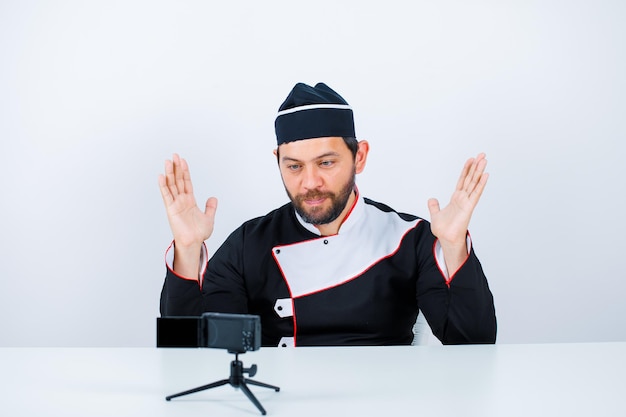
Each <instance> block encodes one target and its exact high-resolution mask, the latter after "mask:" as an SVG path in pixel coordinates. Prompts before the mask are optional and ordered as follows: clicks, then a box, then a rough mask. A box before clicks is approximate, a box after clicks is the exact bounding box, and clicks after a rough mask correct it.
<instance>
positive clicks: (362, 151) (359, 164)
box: [354, 140, 370, 174]
mask: <svg viewBox="0 0 626 417" xmlns="http://www.w3.org/2000/svg"><path fill="white" fill-rule="evenodd" d="M369 151H370V144H369V143H367V141H366V140H360V141H359V147H358V149H357V151H356V157H355V161H354V162H355V164H354V165H355V170H356V173H357V174H360V173H361V172H363V170H364V169H365V163H366V162H367V153H368V152H369Z"/></svg>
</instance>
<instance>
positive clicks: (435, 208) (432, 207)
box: [428, 198, 441, 218]
mask: <svg viewBox="0 0 626 417" xmlns="http://www.w3.org/2000/svg"><path fill="white" fill-rule="evenodd" d="M440 210H441V209H440V207H439V201H438V200H437V199H436V198H431V199H429V200H428V211H429V212H430V217H431V218H432V217H433V216H434V215H435V214H437V213H439V211H440Z"/></svg>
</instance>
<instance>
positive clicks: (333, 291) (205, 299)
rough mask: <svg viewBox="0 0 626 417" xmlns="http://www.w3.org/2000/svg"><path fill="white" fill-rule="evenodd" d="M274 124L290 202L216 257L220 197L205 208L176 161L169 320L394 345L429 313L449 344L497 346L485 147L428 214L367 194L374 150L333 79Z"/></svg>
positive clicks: (165, 186)
mask: <svg viewBox="0 0 626 417" xmlns="http://www.w3.org/2000/svg"><path fill="white" fill-rule="evenodd" d="M275 128H276V137H277V145H278V146H277V148H276V150H275V151H274V154H275V156H276V158H277V162H278V167H279V170H280V174H281V177H282V181H283V184H284V187H285V190H286V191H287V195H288V196H289V199H290V200H291V201H290V202H289V203H287V204H285V205H284V206H282V207H280V208H278V209H276V210H274V211H272V212H270V213H268V214H267V215H265V216H263V217H259V218H256V219H252V220H250V221H248V222H245V223H244V224H243V225H242V226H241V227H239V228H238V229H237V230H235V231H234V232H233V233H232V234H231V235H230V236H229V237H228V238H227V240H226V241H225V242H224V243H223V245H222V246H221V247H220V248H219V249H218V250H217V252H216V253H215V254H214V255H213V256H212V257H211V258H210V260H208V262H207V259H208V257H209V255H208V254H207V250H206V246H205V245H204V241H205V240H206V239H208V238H209V237H210V236H211V233H212V231H213V222H214V217H215V211H216V209H217V200H216V199H215V198H213V197H211V198H209V199H208V200H207V202H206V205H205V208H204V210H201V209H200V208H198V207H197V206H196V203H195V197H194V194H193V188H192V184H191V178H190V174H189V169H188V166H187V163H186V162H185V160H184V159H181V158H180V157H179V156H178V155H174V157H173V160H172V161H166V164H165V175H160V176H159V185H160V189H161V194H162V197H163V201H164V203H165V207H166V211H167V215H168V220H169V223H170V227H171V229H172V232H173V235H174V243H173V244H172V246H170V248H169V250H168V252H167V255H166V257H167V265H168V268H167V275H166V278H165V283H164V286H163V291H162V294H161V314H162V315H164V316H184V315H187V316H189V315H194V316H199V315H201V314H202V313H203V312H205V311H217V312H224V313H247V314H256V315H259V316H260V317H261V322H262V333H263V334H262V344H263V345H264V346H306V345H394V344H410V343H411V342H412V340H413V333H412V326H413V323H414V322H415V320H416V317H417V314H418V311H421V312H423V314H424V316H425V318H426V320H427V321H428V324H429V325H430V327H431V329H432V331H433V333H434V334H435V335H436V336H437V337H438V338H439V339H440V340H441V341H442V343H444V344H460V343H494V342H495V338H496V318H495V311H494V305H493V297H492V295H491V292H490V290H489V287H488V284H487V280H486V278H485V276H484V274H483V271H482V268H481V265H480V263H479V261H478V259H477V258H476V255H475V254H474V250H473V248H472V246H471V241H470V239H469V234H468V231H467V228H468V225H469V222H470V218H471V215H472V212H473V210H474V208H475V207H476V204H477V203H478V200H479V198H480V196H481V194H482V192H483V189H484V188H485V184H486V182H487V178H488V174H486V173H485V172H484V171H485V166H486V163H487V162H486V160H485V156H484V155H483V154H480V155H478V157H477V158H472V159H470V160H468V161H467V163H466V164H465V166H464V168H463V171H462V173H461V176H460V178H459V181H458V184H457V188H456V190H455V191H454V194H453V195H452V199H451V201H450V204H449V205H448V206H447V207H445V208H443V209H440V206H439V203H438V202H437V200H435V199H431V200H429V201H428V208H429V211H430V216H431V223H429V222H427V221H426V220H424V219H421V218H419V217H417V216H413V215H408V214H403V213H397V212H395V211H394V210H392V209H391V208H389V207H387V206H386V205H384V204H381V203H377V202H374V201H372V200H369V199H366V198H364V197H362V196H361V195H360V194H359V191H358V189H357V187H356V186H355V176H356V174H359V173H361V172H362V171H363V169H364V168H365V163H366V160H367V154H368V151H369V145H368V143H367V142H366V141H363V140H362V141H357V140H356V139H355V137H356V135H355V131H354V122H353V114H352V109H351V108H350V106H349V105H348V103H347V102H346V101H345V100H344V99H343V98H342V97H341V96H340V95H339V94H337V93H336V92H335V91H333V90H332V89H330V88H329V87H328V86H326V85H325V84H322V83H320V84H317V85H316V86H315V87H310V86H308V85H305V84H302V83H299V84H297V85H296V86H295V87H294V88H293V90H292V91H291V93H290V94H289V96H288V97H287V99H286V100H285V101H284V103H283V104H282V105H281V107H280V109H279V113H278V116H277V118H276V121H275Z"/></svg>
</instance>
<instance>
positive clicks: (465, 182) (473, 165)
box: [457, 153, 488, 197]
mask: <svg viewBox="0 0 626 417" xmlns="http://www.w3.org/2000/svg"><path fill="white" fill-rule="evenodd" d="M486 167H487V159H485V154H484V153H480V154H478V156H477V157H476V158H470V159H468V160H467V162H465V166H464V167H463V170H462V171H461V176H460V177H459V181H458V182H457V190H459V191H464V192H465V193H467V195H468V196H472V195H473V194H475V192H476V191H478V194H477V195H478V197H480V194H481V193H482V189H484V186H485V183H486V177H485V179H483V177H484V176H485V175H486V176H488V174H486V173H485V168H486ZM477 187H481V189H480V190H477Z"/></svg>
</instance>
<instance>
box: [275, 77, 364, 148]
mask: <svg viewBox="0 0 626 417" xmlns="http://www.w3.org/2000/svg"><path fill="white" fill-rule="evenodd" d="M274 126H275V128H276V141H277V142H278V145H280V144H282V143H286V142H292V141H294V140H300V139H311V138H321V137H327V136H341V137H356V134H355V133H354V118H353V116H352V108H351V107H350V106H349V105H348V103H347V102H346V101H345V100H344V99H343V97H341V96H340V95H339V94H337V93H336V92H335V91H333V90H332V89H331V88H330V87H328V86H327V85H326V84H324V83H318V84H316V85H315V87H311V86H308V85H306V84H303V83H298V84H296V85H295V87H293V89H292V90H291V92H290V93H289V95H288V96H287V98H286V99H285V101H284V102H283V104H282V105H281V106H280V108H279V109H278V115H277V116H276V122H275V123H274Z"/></svg>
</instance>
